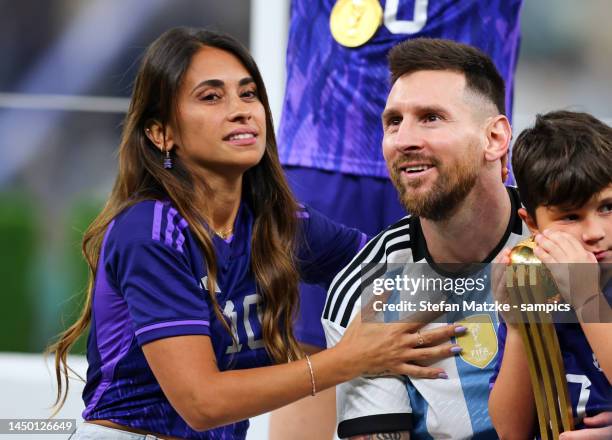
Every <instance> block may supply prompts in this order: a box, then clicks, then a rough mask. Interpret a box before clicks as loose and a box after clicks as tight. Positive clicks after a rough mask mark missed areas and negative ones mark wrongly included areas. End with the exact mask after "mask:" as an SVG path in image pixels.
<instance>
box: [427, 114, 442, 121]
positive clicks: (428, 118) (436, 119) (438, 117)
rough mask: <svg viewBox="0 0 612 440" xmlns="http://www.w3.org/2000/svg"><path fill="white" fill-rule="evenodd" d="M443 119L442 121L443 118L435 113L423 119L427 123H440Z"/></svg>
mask: <svg viewBox="0 0 612 440" xmlns="http://www.w3.org/2000/svg"><path fill="white" fill-rule="evenodd" d="M441 119H442V117H441V116H440V115H438V114H435V113H428V114H426V115H425V117H424V118H423V120H424V121H425V122H436V121H439V120H441Z"/></svg>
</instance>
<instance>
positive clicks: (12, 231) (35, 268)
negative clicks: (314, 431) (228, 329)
mask: <svg viewBox="0 0 612 440" xmlns="http://www.w3.org/2000/svg"><path fill="white" fill-rule="evenodd" d="M313 1H314V0H313ZM0 10H1V11H2V14H1V15H0V59H1V60H2V61H1V62H0V154H1V156H0V249H1V253H0V277H1V280H2V284H1V285H2V287H1V288H0V289H1V299H2V302H1V305H0V352H5V353H15V352H17V353H40V352H41V351H42V350H43V349H44V348H45V346H46V345H47V344H48V342H49V341H50V339H51V338H52V337H53V336H54V335H56V334H57V333H58V332H59V331H60V329H62V328H64V326H65V325H67V324H68V323H71V322H72V321H73V320H74V319H75V318H76V316H77V314H78V310H79V309H80V307H81V305H82V301H83V293H84V290H85V288H86V280H87V270H86V265H85V263H84V261H83V259H82V257H81V254H80V240H81V236H82V234H83V231H84V230H85V228H86V227H87V225H88V223H89V222H90V221H91V220H92V219H93V217H94V216H95V215H96V213H97V212H98V210H99V209H100V208H101V205H102V203H103V202H104V200H105V198H106V196H107V194H108V193H109V191H110V189H111V186H112V183H113V180H114V176H115V174H116V167H117V164H116V150H117V146H118V143H119V137H120V131H121V123H122V118H123V116H124V112H125V110H126V109H127V105H128V97H129V94H130V90H131V84H132V81H133V78H134V75H135V72H136V70H137V66H138V62H139V60H140V58H141V56H142V53H143V50H144V48H145V47H146V46H147V45H148V44H149V43H150V42H151V41H152V40H153V39H155V38H156V37H157V36H158V35H160V34H161V33H162V32H163V31H164V30H166V29H168V28H170V27H173V26H177V25H187V26H199V27H210V28H213V29H216V30H221V31H226V32H229V33H231V34H232V35H234V36H235V37H237V38H238V39H239V40H240V41H242V42H243V43H244V44H245V45H246V46H247V47H250V48H251V50H252V52H253V53H254V55H255V58H256V60H257V61H258V63H259V65H260V68H261V70H262V72H263V76H264V79H265V82H266V84H267V87H268V91H269V95H270V97H271V101H272V106H273V112H274V114H275V120H276V121H278V115H279V112H280V107H281V100H282V94H283V89H284V77H283V72H284V51H285V44H286V43H285V42H286V32H287V24H288V23H287V21H288V11H289V0H251V1H250V0H45V1H39V0H20V1H14V0H12V1H11V0H0ZM611 11H612V4H611V3H610V1H609V0H590V1H588V2H576V1H572V0H537V1H535V0H531V1H530V0H527V1H526V2H525V4H524V6H523V10H522V36H523V37H522V46H521V52H520V57H519V63H518V71H517V74H516V86H515V91H516V92H515V93H516V94H515V106H514V114H515V118H514V124H513V125H514V129H515V133H518V132H519V131H520V130H521V129H522V128H524V127H525V126H527V125H529V124H530V123H531V122H532V121H533V118H534V115H535V114H536V113H538V112H544V111H548V110H552V109H558V108H566V109H573V110H582V111H587V112H590V113H593V114H594V115H595V116H597V117H599V118H602V119H605V120H607V122H608V123H609V124H610V123H611V122H612V105H611V104H610V103H612V87H611V84H612V26H610V18H611V17H612V13H611ZM515 136H516V135H515ZM83 349H84V344H83V343H82V342H81V343H80V344H78V346H77V349H76V351H77V352H79V351H80V352H82V350H83ZM3 359H8V358H7V357H0V375H3V374H4V375H5V377H6V375H7V374H8V369H9V368H13V369H14V368H18V367H16V366H15V365H19V364H12V363H9V362H8V361H6V360H5V361H3ZM41 365H42V364H41ZM3 369H4V372H3V371H2V370H3ZM15 392H18V391H15ZM0 393H2V394H1V395H0V418H2V417H4V416H3V413H2V412H3V411H6V409H5V408H7V407H8V405H9V404H8V403H7V401H6V400H5V399H7V398H10V397H11V394H10V393H9V394H7V393H6V392H3V391H0ZM2 400H4V403H2V402H1V401H2ZM2 405H4V406H2ZM32 417H33V416H32Z"/></svg>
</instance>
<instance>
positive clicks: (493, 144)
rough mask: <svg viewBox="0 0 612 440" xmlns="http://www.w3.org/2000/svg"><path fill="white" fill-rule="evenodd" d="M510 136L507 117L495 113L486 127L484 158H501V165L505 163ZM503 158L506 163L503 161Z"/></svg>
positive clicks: (490, 159) (491, 159)
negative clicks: (486, 141)
mask: <svg viewBox="0 0 612 440" xmlns="http://www.w3.org/2000/svg"><path fill="white" fill-rule="evenodd" d="M511 138H512V128H511V127H510V122H508V118H506V117H505V116H504V115H497V116H496V117H494V118H492V119H491V121H489V123H488V127H487V140H488V143H487V146H486V147H485V159H486V160H487V161H489V162H494V161H496V160H502V167H503V166H504V165H507V154H508V147H509V146H510V139H511ZM504 158H505V160H506V163H504V162H503V161H504Z"/></svg>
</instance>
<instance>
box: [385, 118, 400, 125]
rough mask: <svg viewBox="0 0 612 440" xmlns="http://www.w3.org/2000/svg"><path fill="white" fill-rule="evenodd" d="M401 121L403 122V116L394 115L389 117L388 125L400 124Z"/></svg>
mask: <svg viewBox="0 0 612 440" xmlns="http://www.w3.org/2000/svg"><path fill="white" fill-rule="evenodd" d="M401 123H402V118H400V117H398V116H394V117H392V118H389V119H387V125H388V126H393V125H400V124H401Z"/></svg>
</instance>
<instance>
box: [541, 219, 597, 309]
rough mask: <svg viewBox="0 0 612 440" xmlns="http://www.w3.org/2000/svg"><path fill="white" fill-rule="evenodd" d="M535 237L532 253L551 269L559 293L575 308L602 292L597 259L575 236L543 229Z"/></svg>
mask: <svg viewBox="0 0 612 440" xmlns="http://www.w3.org/2000/svg"><path fill="white" fill-rule="evenodd" d="M535 241H536V243H537V245H538V246H537V247H536V249H535V251H534V254H535V256H536V257H538V258H539V259H540V260H541V261H542V263H544V264H545V265H546V267H547V268H548V269H549V270H550V272H551V274H552V277H553V279H554V280H555V284H556V285H557V288H558V289H559V293H560V294H561V296H562V297H563V299H565V301H567V302H568V303H569V304H571V305H572V307H574V309H576V310H578V309H580V308H581V307H582V306H583V305H584V304H585V303H586V302H587V301H589V300H590V299H592V298H593V296H596V295H599V294H601V292H600V287H599V265H598V263H597V259H596V258H595V255H593V254H592V253H591V252H588V251H587V250H585V249H584V248H583V247H582V244H581V243H580V242H579V241H578V240H577V239H576V238H574V237H573V236H572V235H570V234H568V233H566V232H562V231H553V230H550V229H546V230H544V232H543V233H542V234H537V235H536V236H535Z"/></svg>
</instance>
